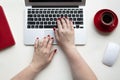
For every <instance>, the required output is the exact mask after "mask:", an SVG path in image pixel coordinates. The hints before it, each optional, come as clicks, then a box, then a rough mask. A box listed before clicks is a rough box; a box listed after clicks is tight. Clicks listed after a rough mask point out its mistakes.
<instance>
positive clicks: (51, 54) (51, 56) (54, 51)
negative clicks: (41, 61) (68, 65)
mask: <svg viewBox="0 0 120 80" xmlns="http://www.w3.org/2000/svg"><path fill="white" fill-rule="evenodd" d="M56 52H57V49H55V50H53V51H52V52H51V53H50V56H49V61H51V60H52V59H53V56H54V55H55V53H56Z"/></svg>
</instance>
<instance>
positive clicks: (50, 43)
mask: <svg viewBox="0 0 120 80" xmlns="http://www.w3.org/2000/svg"><path fill="white" fill-rule="evenodd" d="M53 40H54V39H53V37H52V38H50V40H49V42H48V45H47V48H48V49H49V50H51V48H52V43H53Z"/></svg>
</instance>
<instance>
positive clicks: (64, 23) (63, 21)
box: [61, 18, 67, 28]
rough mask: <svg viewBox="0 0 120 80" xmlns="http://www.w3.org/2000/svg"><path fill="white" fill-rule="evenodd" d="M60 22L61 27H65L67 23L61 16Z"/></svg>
mask: <svg viewBox="0 0 120 80" xmlns="http://www.w3.org/2000/svg"><path fill="white" fill-rule="evenodd" d="M61 24H62V28H67V24H66V22H65V19H64V18H61Z"/></svg>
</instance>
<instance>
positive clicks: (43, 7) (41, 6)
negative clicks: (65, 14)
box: [32, 6, 79, 8]
mask: <svg viewBox="0 0 120 80" xmlns="http://www.w3.org/2000/svg"><path fill="white" fill-rule="evenodd" d="M32 7H33V8H38V7H40V8H78V7H79V6H32Z"/></svg>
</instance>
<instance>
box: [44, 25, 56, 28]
mask: <svg viewBox="0 0 120 80" xmlns="http://www.w3.org/2000/svg"><path fill="white" fill-rule="evenodd" d="M54 27H55V26H53V25H45V26H44V28H54Z"/></svg>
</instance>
